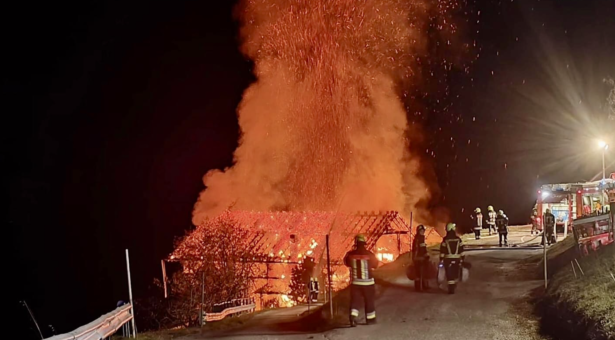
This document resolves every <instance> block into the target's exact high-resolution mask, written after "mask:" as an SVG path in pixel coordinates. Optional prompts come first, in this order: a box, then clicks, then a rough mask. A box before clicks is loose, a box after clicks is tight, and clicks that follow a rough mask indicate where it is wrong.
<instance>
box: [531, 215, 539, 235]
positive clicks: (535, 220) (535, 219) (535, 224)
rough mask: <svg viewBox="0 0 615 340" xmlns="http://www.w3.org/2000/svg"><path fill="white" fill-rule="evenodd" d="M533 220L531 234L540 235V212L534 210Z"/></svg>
mask: <svg viewBox="0 0 615 340" xmlns="http://www.w3.org/2000/svg"><path fill="white" fill-rule="evenodd" d="M530 218H531V219H532V231H531V232H530V234H531V235H534V232H536V235H538V221H539V218H538V211H536V209H534V212H533V213H532V216H531V217H530Z"/></svg>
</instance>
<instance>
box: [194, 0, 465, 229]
mask: <svg viewBox="0 0 615 340" xmlns="http://www.w3.org/2000/svg"><path fill="white" fill-rule="evenodd" d="M452 6H453V4H452V3H449V2H448V1H427V0H424V1H419V0H392V1H391V0H244V1H242V2H241V3H240V4H239V6H238V7H237V13H236V14H237V17H238V19H239V21H240V22H241V30H240V37H241V50H242V52H243V53H244V54H245V56H247V57H248V58H250V59H251V60H253V61H254V73H255V75H256V77H257V81H256V82H255V83H253V84H252V85H251V86H250V87H249V88H248V89H247V90H246V91H245V93H244V96H243V100H242V102H241V104H240V105H239V107H238V110H237V114H238V119H239V126H240V128H241V138H240V141H239V146H238V148H237V149H236V151H235V153H234V165H233V166H232V167H230V168H227V169H225V170H224V171H220V170H212V171H209V172H208V173H207V174H206V175H205V176H204V184H205V186H206V189H205V190H203V191H202V192H201V194H200V197H199V199H198V201H197V203H196V204H195V208H194V212H193V223H194V224H195V225H199V224H202V222H203V221H204V220H205V219H206V218H207V217H212V216H215V215H218V214H219V213H220V212H222V211H223V210H225V209H227V208H229V207H232V208H233V209H240V210H264V211H268V210H271V211H277V210H294V211H302V210H329V211H330V210H341V211H347V212H356V211H379V210H381V211H384V210H397V211H400V212H402V213H404V214H406V216H408V215H407V214H409V212H410V211H413V210H414V211H415V213H416V207H417V205H418V204H419V202H425V201H428V200H429V199H430V196H431V191H430V189H429V188H430V187H431V183H430V185H427V183H425V181H424V180H423V177H422V176H421V175H420V171H421V170H420V169H421V166H420V165H421V164H420V158H419V157H417V156H415V155H412V154H411V152H410V150H411V146H412V144H413V143H415V142H417V141H419V140H420V131H419V130H418V125H409V124H408V119H407V115H406V109H405V107H404V101H403V96H404V88H405V87H408V86H410V87H412V86H418V85H417V84H419V79H417V78H418V76H417V72H416V70H415V68H416V67H417V63H418V61H419V58H418V56H419V55H424V54H425V53H427V51H426V50H427V46H428V43H427V42H428V40H429V39H430V38H429V37H428V35H433V34H434V33H433V32H430V29H434V30H435V31H437V30H448V31H450V30H453V31H454V29H455V28H454V26H452V23H450V22H449V23H446V20H445V19H444V18H446V16H442V18H443V19H442V21H443V22H438V20H435V21H434V16H433V14H434V13H436V14H438V13H441V12H442V13H443V12H445V11H447V10H449V9H450V8H452ZM434 25H439V28H438V27H435V26H434ZM434 27H435V28H434ZM443 27H445V28H443ZM424 213H425V212H424ZM424 215H426V214H424ZM415 216H416V215H415Z"/></svg>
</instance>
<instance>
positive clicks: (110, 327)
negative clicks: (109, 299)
mask: <svg viewBox="0 0 615 340" xmlns="http://www.w3.org/2000/svg"><path fill="white" fill-rule="evenodd" d="M131 310H132V305H131V304H130V303H127V304H125V305H123V306H120V307H118V308H116V309H115V310H114V311H112V312H110V313H107V314H105V315H103V316H101V317H99V318H98V319H96V320H94V321H92V322H90V323H88V324H86V325H84V326H81V327H79V328H77V329H75V330H74V331H72V332H69V333H65V334H60V335H54V336H52V337H50V338H46V339H45V340H100V339H105V338H108V337H110V336H111V335H113V334H114V333H115V332H117V330H118V329H120V327H122V326H124V325H126V324H127V323H128V322H129V321H130V320H132V318H133V315H132V313H131ZM126 326H127V327H130V324H128V325H126ZM128 333H129V332H128Z"/></svg>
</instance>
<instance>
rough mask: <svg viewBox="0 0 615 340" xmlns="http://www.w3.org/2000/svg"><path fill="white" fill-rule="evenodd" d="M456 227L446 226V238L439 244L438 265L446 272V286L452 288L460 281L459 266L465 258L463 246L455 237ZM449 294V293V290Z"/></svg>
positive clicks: (457, 237) (451, 224) (454, 225)
mask: <svg viewBox="0 0 615 340" xmlns="http://www.w3.org/2000/svg"><path fill="white" fill-rule="evenodd" d="M456 229H457V225H456V224H455V223H449V224H447V225H446V236H444V238H443V239H442V244H440V263H441V264H442V265H443V266H444V269H445V270H446V280H447V281H448V285H449V287H450V286H454V285H456V283H457V280H459V279H460V274H461V268H462V267H461V265H462V262H463V260H464V258H465V255H464V253H463V251H464V246H463V242H462V241H461V238H460V237H459V236H457V232H456ZM449 292H451V290H450V288H449Z"/></svg>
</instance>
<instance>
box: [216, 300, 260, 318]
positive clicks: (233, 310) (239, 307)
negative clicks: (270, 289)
mask: <svg viewBox="0 0 615 340" xmlns="http://www.w3.org/2000/svg"><path fill="white" fill-rule="evenodd" d="M255 308H256V303H255V302H254V298H245V299H235V300H230V301H226V302H222V303H218V304H215V305H214V307H213V310H212V312H210V313H206V314H205V321H207V322H211V321H220V320H222V319H224V318H225V317H227V316H230V315H234V314H243V313H252V312H253V311H254V309H255Z"/></svg>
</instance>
